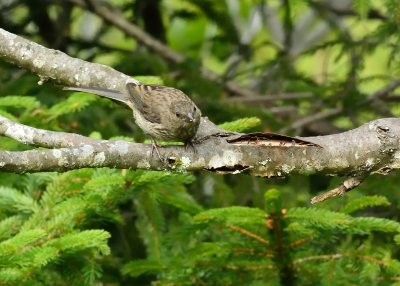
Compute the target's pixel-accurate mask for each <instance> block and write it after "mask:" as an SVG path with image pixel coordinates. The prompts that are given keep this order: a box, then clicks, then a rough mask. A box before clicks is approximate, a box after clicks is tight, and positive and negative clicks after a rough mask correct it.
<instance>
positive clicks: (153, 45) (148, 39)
mask: <svg viewBox="0 0 400 286" xmlns="http://www.w3.org/2000/svg"><path fill="white" fill-rule="evenodd" d="M69 1H70V2H72V3H74V4H76V5H78V6H80V7H82V8H84V9H87V10H89V11H91V12H93V13H95V14H96V15H97V16H99V17H100V18H102V19H103V20H104V21H106V22H108V23H110V24H112V25H114V26H115V27H117V28H119V29H120V30H121V31H123V32H125V33H126V34H127V35H129V36H131V37H133V38H135V39H136V40H137V41H138V42H139V43H141V44H142V45H144V46H146V47H147V48H148V49H150V50H151V51H153V52H155V53H157V54H158V55H160V56H161V57H163V58H164V59H165V60H167V61H169V62H172V63H174V64H181V63H183V62H185V61H186V58H185V57H184V56H183V55H182V54H180V53H177V52H175V51H173V50H172V49H170V48H169V47H168V46H166V45H165V44H163V43H162V42H160V41H158V40H157V39H155V38H153V37H152V36H151V35H149V34H147V33H146V32H145V31H143V30H142V29H140V28H139V27H138V26H136V25H134V24H132V23H131V22H129V21H128V20H126V19H125V17H124V15H123V14H122V12H121V11H119V10H118V9H116V8H115V7H112V6H110V5H107V3H104V2H100V1H98V0H91V1H90V2H91V4H92V5H91V7H88V6H87V4H86V2H85V1H83V0H69ZM201 74H202V75H203V76H204V77H205V78H206V79H209V80H211V81H214V82H218V83H221V84H222V85H223V86H224V88H225V89H226V90H227V91H228V92H229V93H232V94H236V95H238V96H244V97H247V96H258V94H257V93H255V92H252V91H250V90H248V89H246V88H242V87H240V86H239V85H238V84H237V83H235V82H233V81H223V79H222V78H221V76H220V75H218V74H216V73H214V72H212V71H211V70H209V69H206V68H204V67H202V68H201Z"/></svg>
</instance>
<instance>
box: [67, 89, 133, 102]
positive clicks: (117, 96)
mask: <svg viewBox="0 0 400 286" xmlns="http://www.w3.org/2000/svg"><path fill="white" fill-rule="evenodd" d="M63 89H64V90H73V91H82V92H89V93H93V94H97V95H100V96H104V97H107V98H110V99H113V100H116V101H119V102H122V103H125V104H127V105H129V101H128V99H127V98H126V97H125V96H124V95H123V94H122V93H120V92H119V91H117V90H112V89H105V88H96V87H86V86H79V87H78V86H69V87H64V88H63Z"/></svg>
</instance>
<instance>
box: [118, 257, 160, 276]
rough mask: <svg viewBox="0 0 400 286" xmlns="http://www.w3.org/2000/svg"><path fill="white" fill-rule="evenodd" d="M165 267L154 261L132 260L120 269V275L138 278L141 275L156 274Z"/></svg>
mask: <svg viewBox="0 0 400 286" xmlns="http://www.w3.org/2000/svg"><path fill="white" fill-rule="evenodd" d="M164 267H165V266H164V265H162V264H161V263H160V262H159V261H154V260H144V259H143V260H134V261H130V262H128V263H127V264H125V266H124V267H123V268H122V274H124V275H129V276H132V277H138V276H140V275H143V274H157V273H158V272H160V271H161V270H162V269H163V268H164Z"/></svg>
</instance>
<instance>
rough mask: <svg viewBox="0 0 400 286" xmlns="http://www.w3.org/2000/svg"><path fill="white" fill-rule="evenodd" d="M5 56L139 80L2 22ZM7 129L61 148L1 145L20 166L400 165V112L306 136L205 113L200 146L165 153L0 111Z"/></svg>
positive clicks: (49, 73)
mask: <svg viewBox="0 0 400 286" xmlns="http://www.w3.org/2000/svg"><path fill="white" fill-rule="evenodd" d="M0 57H2V58H4V59H5V60H7V61H9V62H12V63H14V64H16V65H18V66H22V67H24V68H27V69H29V70H30V71H32V72H34V73H37V74H39V75H40V76H41V77H43V78H51V79H54V80H55V81H56V82H58V83H61V84H65V85H89V86H93V87H106V88H114V89H122V88H124V87H125V84H126V82H127V81H130V80H132V79H131V78H130V77H128V76H126V75H123V74H121V73H119V72H117V71H115V70H113V69H111V68H108V67H105V66H102V65H98V64H91V63H87V62H84V61H81V60H78V59H74V58H71V57H69V56H67V55H66V54H64V53H61V52H58V51H54V50H49V49H46V48H44V47H42V46H40V45H38V44H35V43H31V42H29V41H27V40H24V39H22V38H21V37H18V36H16V35H13V34H10V33H8V32H6V31H4V30H2V29H0ZM394 86H395V85H392V86H390V88H388V89H386V91H387V90H391V89H392V88H394ZM0 134H1V135H4V136H8V137H10V138H13V139H15V140H17V141H19V142H21V143H24V144H30V145H34V146H40V147H46V148H56V149H51V150H29V151H23V152H9V151H0V170H1V171H7V172H16V173H20V172H40V171H55V170H58V171H66V170H70V169H76V168H84V167H113V168H132V169H151V170H175V171H193V170H209V171H213V172H218V173H232V174H236V173H241V172H243V173H248V174H250V175H254V176H263V177H271V176H287V175H290V174H294V173H302V174H310V173H317V172H318V173H323V174H331V175H346V176H351V177H356V176H359V175H366V174H369V173H373V172H377V173H382V174H387V173H388V172H390V171H391V170H393V169H398V168H399V167H400V152H399V142H400V119H398V118H386V119H379V120H375V121H372V122H370V123H368V124H365V125H363V126H361V127H359V128H356V129H353V130H350V131H348V132H344V133H340V134H335V135H328V136H320V137H308V138H299V139H293V138H290V137H285V136H282V135H274V134H262V133H252V134H239V133H232V132H227V131H225V130H223V129H220V128H218V127H217V126H215V125H214V124H213V123H212V122H210V121H209V120H208V119H207V118H202V121H201V124H200V127H199V131H198V134H197V136H196V138H195V139H196V141H197V144H196V152H192V151H190V149H189V151H188V150H185V148H184V147H183V146H164V147H162V148H160V153H161V157H162V158H163V160H162V161H160V160H159V159H158V157H156V156H153V157H151V156H150V154H151V147H150V145H146V144H137V143H130V142H126V141H108V140H96V139H91V138H87V137H84V136H81V135H77V134H68V133H63V132H53V131H46V130H41V129H36V128H32V127H29V126H25V125H22V124H18V123H15V122H13V121H11V120H8V119H6V118H4V117H0ZM301 139H303V140H307V141H308V142H313V143H314V144H311V143H307V142H305V141H302V140H301Z"/></svg>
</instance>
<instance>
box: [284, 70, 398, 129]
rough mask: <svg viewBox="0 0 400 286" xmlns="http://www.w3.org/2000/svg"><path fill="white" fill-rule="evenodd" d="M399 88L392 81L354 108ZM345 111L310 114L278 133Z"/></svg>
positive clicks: (396, 81)
mask: <svg viewBox="0 0 400 286" xmlns="http://www.w3.org/2000/svg"><path fill="white" fill-rule="evenodd" d="M399 86H400V78H397V79H394V80H393V81H391V82H390V83H388V84H387V85H385V86H384V87H383V88H381V89H379V90H377V91H375V92H374V93H372V94H370V95H369V96H368V97H367V98H366V99H365V100H363V101H361V102H359V103H357V104H355V106H354V108H358V107H361V106H364V105H368V104H370V103H372V102H374V101H376V100H380V99H383V98H385V97H387V96H388V94H390V93H391V92H392V91H394V90H395V89H396V88H398V87H399ZM344 111H345V108H344V107H343V106H340V107H336V108H331V109H328V110H323V111H321V112H317V113H315V114H312V115H310V116H306V117H303V118H301V119H299V120H297V121H296V122H294V123H293V124H292V125H290V126H288V127H285V128H283V129H281V130H280V132H284V133H285V132H288V131H290V130H296V129H298V128H302V127H304V126H306V125H309V124H311V123H314V122H317V121H321V120H323V119H327V118H331V117H334V116H337V115H340V114H342V113H343V112H344Z"/></svg>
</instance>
